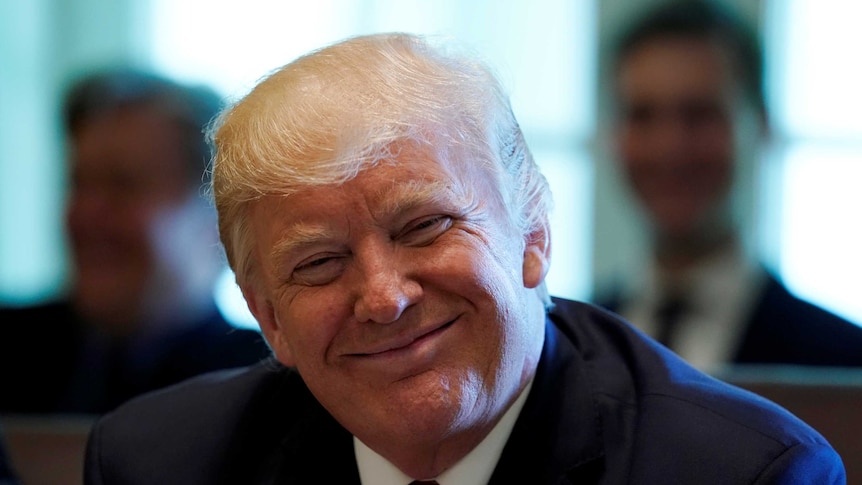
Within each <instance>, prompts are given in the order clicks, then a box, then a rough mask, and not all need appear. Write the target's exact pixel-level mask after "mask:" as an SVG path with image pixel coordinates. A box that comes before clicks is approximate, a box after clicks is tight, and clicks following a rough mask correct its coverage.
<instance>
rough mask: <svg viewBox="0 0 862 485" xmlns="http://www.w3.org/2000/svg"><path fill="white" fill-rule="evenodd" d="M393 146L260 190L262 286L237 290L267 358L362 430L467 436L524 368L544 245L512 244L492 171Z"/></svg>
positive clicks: (370, 435) (398, 442)
mask: <svg viewBox="0 0 862 485" xmlns="http://www.w3.org/2000/svg"><path fill="white" fill-rule="evenodd" d="M397 157H398V158H397V160H396V163H397V166H395V165H392V164H386V163H384V164H381V165H379V166H376V167H374V168H370V169H368V170H366V171H364V172H362V173H361V174H360V175H359V176H357V177H356V178H355V179H353V180H351V181H349V182H347V183H345V184H343V185H337V186H336V185H331V186H321V187H311V188H306V189H303V190H301V191H300V192H298V193H296V194H294V195H290V196H287V197H272V196H270V197H266V198H264V199H262V200H261V201H259V202H258V203H257V205H256V206H255V207H254V209H253V210H252V218H251V223H252V230H253V231H254V232H255V235H256V238H257V244H258V245H257V247H256V256H255V257H256V258H257V259H258V261H259V263H260V267H261V268H262V272H263V275H262V276H263V278H262V284H261V285H260V286H259V287H257V288H254V289H252V288H243V291H244V294H245V296H246V299H247V300H248V301H249V305H250V307H251V309H252V311H253V313H254V314H255V316H256V317H257V318H258V320H259V322H260V323H261V327H262V329H263V331H264V334H265V335H266V337H267V340H268V341H269V342H270V344H271V345H272V347H273V349H274V352H275V354H276V356H277V357H278V359H279V360H280V361H281V362H283V363H285V364H287V365H295V366H296V367H297V368H298V370H299V372H300V373H301V375H302V376H303V379H304V380H305V382H306V383H307V384H308V386H309V388H310V389H311V391H312V392H313V393H314V394H315V396H316V397H317V398H318V399H319V400H320V402H321V403H322V404H323V405H324V406H325V407H326V408H327V409H328V410H329V411H330V412H331V413H332V414H333V415H334V416H335V417H336V418H337V419H338V420H339V421H340V422H341V423H342V424H343V425H344V426H345V427H347V428H348V429H349V430H350V431H351V432H353V433H354V434H356V435H357V436H358V437H359V438H360V439H362V440H363V441H364V442H365V443H366V444H368V445H369V446H371V447H372V448H375V449H378V450H379V452H382V453H383V454H384V455H387V454H388V452H389V451H391V448H390V449H388V450H387V449H386V446H390V447H391V446H397V447H400V446H402V444H403V445H404V446H407V445H408V444H409V445H414V444H416V442H423V443H429V444H433V443H438V442H440V441H441V440H444V439H447V440H455V439H465V440H467V441H469V442H470V443H471V446H472V445H475V444H476V443H478V440H479V439H481V438H482V437H483V436H484V433H485V432H487V431H489V429H490V427H491V426H492V425H493V424H494V423H496V420H497V419H498V418H499V417H500V415H501V414H502V412H503V411H504V410H505V409H506V408H507V407H508V405H509V404H510V403H511V402H512V401H513V400H514V398H515V397H516V395H517V393H518V392H519V391H520V390H521V389H523V386H524V385H525V384H526V382H527V381H528V380H529V378H530V377H531V376H532V375H533V372H534V369H535V366H536V363H537V361H538V357H539V353H540V351H541V347H542V342H543V335H544V309H543V308H542V305H541V303H540V302H539V299H538V298H537V297H536V295H535V294H534V292H533V291H531V290H530V289H531V288H535V287H536V286H537V285H539V283H540V282H541V281H542V280H543V278H544V275H545V268H546V264H547V258H546V255H545V249H544V247H545V246H544V243H543V242H536V243H534V244H531V245H527V246H525V242H524V241H525V236H524V235H523V234H520V233H519V232H518V231H516V230H515V229H514V228H513V227H512V224H511V223H510V222H509V219H508V217H507V215H506V211H505V210H504V208H503V207H502V205H501V204H500V203H499V202H498V200H499V197H495V196H494V194H493V190H494V189H493V187H492V186H491V183H492V182H491V180H492V177H489V176H487V175H483V174H480V173H477V172H475V171H476V169H467V173H463V172H462V173H460V174H459V175H456V173H455V172H454V171H453V170H452V167H451V166H450V165H449V164H447V163H440V162H438V161H435V160H434V159H433V158H432V157H431V156H430V155H429V154H427V153H425V152H423V151H420V150H417V149H413V148H410V147H404V148H403V149H402V150H401V151H400V152H399V154H398V155H397ZM468 180H472V181H475V183H468ZM470 440H473V441H470ZM468 449H469V448H468ZM389 456H390V457H391V454H389Z"/></svg>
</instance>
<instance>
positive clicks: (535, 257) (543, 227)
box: [523, 219, 551, 288]
mask: <svg viewBox="0 0 862 485" xmlns="http://www.w3.org/2000/svg"><path fill="white" fill-rule="evenodd" d="M550 265H551V229H550V227H549V225H548V220H547V219H544V220H543V221H542V223H541V224H538V225H537V226H536V227H535V228H534V229H533V231H531V232H530V233H528V234H527V240H526V245H525V247H524V269H523V273H524V287H526V288H536V287H537V286H539V285H540V284H542V282H543V281H545V276H547V274H548V268H550Z"/></svg>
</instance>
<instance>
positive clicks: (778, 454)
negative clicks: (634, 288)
mask: <svg viewBox="0 0 862 485" xmlns="http://www.w3.org/2000/svg"><path fill="white" fill-rule="evenodd" d="M556 303H557V307H556V309H555V310H554V311H553V313H552V314H551V315H550V317H549V319H548V321H547V324H546V337H545V346H544V349H543V351H542V358H541V361H540V364H539V367H538V370H537V374H536V377H535V380H534V383H533V387H532V390H531V392H530V395H529V397H528V399H527V402H526V404H525V406H524V409H523V410H522V412H521V414H520V416H519V418H518V421H517V423H516V425H515V428H514V429H513V431H512V434H511V436H510V438H509V441H508V443H507V444H506V447H505V449H504V451H503V455H502V456H501V459H500V461H499V463H498V464H497V467H496V469H495V471H494V474H493V476H492V478H491V481H490V483H492V484H530V485H541V484H568V483H572V484H578V485H585V484H599V483H600V484H621V483H633V484H638V485H648V484H670V483H673V484H699V485H703V484H713V483H714V484H719V483H720V484H735V483H740V484H742V483H744V484H755V483H761V484H766V483H769V484H792V483H793V484H797V483H817V484H833V483H834V484H838V483H844V481H845V478H844V469H843V466H842V464H841V460H840V458H839V457H838V455H837V454H836V453H835V451H834V450H833V449H832V448H831V447H830V445H829V444H828V443H827V442H826V441H825V440H824V439H823V438H822V437H821V436H820V435H819V434H818V433H817V432H816V431H814V430H813V429H811V428H810V427H809V426H808V425H806V424H804V423H803V422H801V421H800V420H798V419H796V418H795V417H794V416H792V415H791V414H789V413H788V412H787V411H785V410H784V409H782V408H780V407H778V406H777V405H775V404H773V403H771V402H769V401H767V400H765V399H762V398H760V397H758V396H756V395H754V394H751V393H748V392H746V391H743V390H741V389H738V388H735V387H732V386H730V385H728V384H725V383H722V382H720V381H718V380H716V379H714V378H712V377H709V376H707V375H705V374H703V373H700V372H698V371H696V370H694V369H693V368H691V367H690V366H688V365H687V364H685V363H684V362H683V361H682V360H680V359H679V358H678V357H676V356H675V355H674V354H672V353H671V352H669V351H667V350H666V349H665V348H663V347H661V346H660V345H658V344H657V343H655V342H654V341H652V340H650V339H648V338H646V337H645V336H644V335H643V334H641V333H640V332H638V331H637V330H635V329H634V328H633V327H631V326H629V325H628V324H627V323H625V322H623V321H621V320H619V319H618V318H616V317H615V316H614V315H612V314H611V313H609V312H605V311H603V310H600V309H598V308H597V307H593V306H590V305H587V304H583V303H575V302H569V301H563V300H556ZM85 477H86V478H85V483H86V484H87V485H109V484H124V485H135V484H153V483H159V484H182V485H197V484H199V485H204V484H206V485H212V484H244V485H251V484H276V483H277V484H318V483H320V484H323V483H326V484H329V483H338V484H350V483H355V484H358V483H359V477H358V471H357V466H356V462H355V458H354V454H353V444H352V437H351V435H350V433H349V432H347V431H346V430H345V429H344V428H342V427H341V426H340V425H339V424H338V423H337V422H335V420H334V419H333V418H332V417H331V416H330V415H329V414H328V413H327V412H326V411H325V410H324V409H323V408H322V407H321V406H320V405H319V404H318V403H317V402H316V401H315V400H314V398H313V397H312V395H311V394H310V392H309V391H308V389H307V388H306V387H305V386H304V384H303V382H302V379H301V378H300V376H299V375H298V374H297V373H296V372H295V371H294V370H292V369H286V368H282V367H279V366H278V365H277V364H274V363H273V364H270V365H258V366H254V367H251V368H248V369H245V370H233V371H229V372H222V373H214V374H210V375H207V376H204V377H201V378H197V379H194V380H192V381H189V382H186V383H184V384H181V385H179V386H175V387H172V388H169V389H166V390H163V391H160V392H158V393H155V394H151V395H148V396H145V397H142V398H139V399H135V400H132V401H130V402H129V403H127V404H126V405H124V406H122V407H120V408H119V409H117V410H116V411H115V412H112V413H110V414H108V415H107V416H105V417H103V419H102V420H100V421H99V422H98V423H97V424H96V426H95V427H94V428H93V430H92V433H91V435H90V439H89V442H88V445H87V458H86V465H85Z"/></svg>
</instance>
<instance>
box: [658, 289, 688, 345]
mask: <svg viewBox="0 0 862 485" xmlns="http://www.w3.org/2000/svg"><path fill="white" fill-rule="evenodd" d="M686 310H687V303H686V300H685V298H684V297H683V296H682V295H681V294H678V293H673V294H669V295H667V296H666V297H665V299H664V301H663V302H662V303H661V304H660V305H659V306H658V307H657V308H656V322H657V323H658V328H657V331H656V340H658V341H659V342H660V343H661V344H663V345H664V346H665V347H668V348H671V349H673V347H671V341H672V339H673V336H674V333H675V332H676V330H677V328H678V327H679V323H680V320H681V318H682V316H683V314H684V313H685V312H686Z"/></svg>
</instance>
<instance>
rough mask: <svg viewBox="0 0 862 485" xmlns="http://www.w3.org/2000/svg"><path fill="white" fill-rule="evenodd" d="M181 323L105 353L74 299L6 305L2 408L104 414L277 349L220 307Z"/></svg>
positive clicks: (0, 337)
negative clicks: (94, 341) (94, 343)
mask: <svg viewBox="0 0 862 485" xmlns="http://www.w3.org/2000/svg"><path fill="white" fill-rule="evenodd" d="M178 328H179V330H177V331H173V332H170V333H167V334H164V335H161V336H160V337H159V338H158V339H154V340H153V341H149V342H147V343H146V344H144V345H140V342H137V343H138V344H139V345H140V346H139V347H136V348H134V350H131V349H130V348H127V347H126V346H122V345H114V346H113V347H112V349H113V351H112V352H111V353H110V355H102V353H105V352H104V351H105V349H101V348H100V350H101V351H102V353H99V352H94V351H93V348H92V347H91V346H89V343H90V340H88V339H89V338H90V337H89V336H90V334H89V333H88V332H90V330H89V329H88V327H87V325H86V324H84V323H83V322H82V321H81V320H80V318H79V317H78V316H77V315H76V313H75V311H74V310H73V308H72V306H71V305H70V304H69V303H68V302H66V301H61V302H54V303H48V304H44V305H39V306H33V307H25V308H6V309H2V310H0V413H26V414H35V413H48V414H51V413H84V414H101V413H103V412H105V411H108V410H110V409H113V408H114V407H116V406H117V405H118V404H120V403H121V402H123V401H125V400H127V399H129V398H130V397H132V396H136V395H138V394H141V393H144V392H147V391H151V390H154V389H158V388H161V387H164V386H167V385H170V384H175V383H177V382H179V381H181V380H184V379H187V378H189V377H192V376H195V375H198V374H202V373H204V372H209V371H212V370H217V369H226V368H231V367H239V366H244V365H248V364H252V363H255V362H258V361H260V360H262V359H264V358H266V357H268V356H269V353H270V350H269V348H268V347H267V345H266V343H265V342H264V340H263V337H262V336H261V335H260V333H259V332H257V331H255V330H251V329H240V328H237V327H234V326H232V325H230V324H229V323H228V322H227V321H226V320H225V319H224V318H223V317H222V316H221V314H219V313H218V311H217V310H216V309H215V307H213V311H212V312H211V313H210V314H208V315H206V316H205V317H204V318H202V319H201V320H200V321H196V322H184V323H183V324H181V325H180V326H179V327H178ZM130 355H134V358H131V357H129V356H130ZM105 383H107V384H105Z"/></svg>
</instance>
